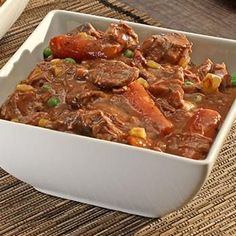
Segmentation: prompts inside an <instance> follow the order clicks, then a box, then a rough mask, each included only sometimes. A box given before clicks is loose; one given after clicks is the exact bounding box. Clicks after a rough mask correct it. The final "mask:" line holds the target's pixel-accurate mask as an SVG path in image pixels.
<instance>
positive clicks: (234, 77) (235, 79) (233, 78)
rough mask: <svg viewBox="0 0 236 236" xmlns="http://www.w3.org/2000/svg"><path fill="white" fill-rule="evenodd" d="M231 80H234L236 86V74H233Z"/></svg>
mask: <svg viewBox="0 0 236 236" xmlns="http://www.w3.org/2000/svg"><path fill="white" fill-rule="evenodd" d="M231 81H232V85H233V86H236V74H234V75H232V77H231Z"/></svg>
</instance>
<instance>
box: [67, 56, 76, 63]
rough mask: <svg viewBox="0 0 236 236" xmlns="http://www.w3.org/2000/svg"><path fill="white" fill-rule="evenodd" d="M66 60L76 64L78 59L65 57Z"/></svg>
mask: <svg viewBox="0 0 236 236" xmlns="http://www.w3.org/2000/svg"><path fill="white" fill-rule="evenodd" d="M64 61H65V62H66V63H69V64H76V61H75V60H74V59H73V58H70V57H67V58H65V59H64Z"/></svg>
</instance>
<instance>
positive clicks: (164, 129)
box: [123, 81, 174, 135]
mask: <svg viewBox="0 0 236 236" xmlns="http://www.w3.org/2000/svg"><path fill="white" fill-rule="evenodd" d="M123 96H124V97H125V98H127V100H128V101H129V103H130V105H131V106H132V107H133V108H135V110H136V111H137V112H139V113H140V115H141V116H142V117H145V119H148V120H149V121H150V122H151V123H152V124H153V127H154V128H155V129H156V130H157V131H158V132H160V134H164V135H166V134H169V133H170V132H172V130H173V128H174V127H173V124H172V123H171V122H170V121H169V120H167V119H166V117H165V116H164V115H163V114H162V112H161V111H160V110H159V108H158V107H157V106H156V105H155V102H154V101H153V100H152V98H151V97H150V95H149V94H148V93H147V91H146V90H145V89H144V87H143V86H142V85H141V84H139V83H138V82H137V81H134V82H132V83H131V84H129V86H128V89H127V91H126V92H125V93H123Z"/></svg>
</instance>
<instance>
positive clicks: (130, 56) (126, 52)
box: [123, 49, 134, 58]
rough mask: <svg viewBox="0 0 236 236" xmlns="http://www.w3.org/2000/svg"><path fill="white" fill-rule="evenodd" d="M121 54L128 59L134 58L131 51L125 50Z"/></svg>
mask: <svg viewBox="0 0 236 236" xmlns="http://www.w3.org/2000/svg"><path fill="white" fill-rule="evenodd" d="M123 54H124V56H126V57H128V58H133V57H134V52H133V51H131V50H130V49H126V50H125V51H124V53H123Z"/></svg>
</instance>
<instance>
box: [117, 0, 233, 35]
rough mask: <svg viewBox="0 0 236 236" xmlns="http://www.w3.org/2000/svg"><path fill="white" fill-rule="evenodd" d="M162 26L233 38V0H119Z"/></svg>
mask: <svg viewBox="0 0 236 236" xmlns="http://www.w3.org/2000/svg"><path fill="white" fill-rule="evenodd" d="M120 1H122V2H125V3H128V4H129V5H130V6H132V7H134V8H136V9H139V10H141V11H144V12H146V13H147V14H148V15H149V16H151V17H153V18H154V19H157V20H159V21H160V22H161V25H162V27H167V28H172V29H179V30H184V31H190V32H194V33H201V34H208V35H213V36H219V37H225V38H232V39H236V0H120Z"/></svg>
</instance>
